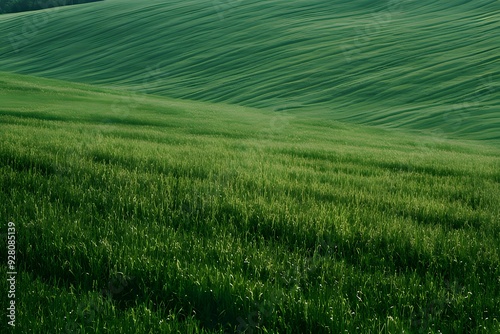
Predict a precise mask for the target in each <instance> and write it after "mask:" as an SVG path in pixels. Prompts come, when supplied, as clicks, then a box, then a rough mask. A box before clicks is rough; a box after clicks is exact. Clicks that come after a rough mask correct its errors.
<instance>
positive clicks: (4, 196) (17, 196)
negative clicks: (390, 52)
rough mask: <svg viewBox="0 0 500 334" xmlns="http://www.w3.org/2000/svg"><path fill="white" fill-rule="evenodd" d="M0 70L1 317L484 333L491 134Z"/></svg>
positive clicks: (496, 271)
mask: <svg viewBox="0 0 500 334" xmlns="http://www.w3.org/2000/svg"><path fill="white" fill-rule="evenodd" d="M3 78H4V82H3V84H2V85H3V86H2V87H1V90H0V95H1V96H2V102H1V104H0V120H1V126H0V142H1V146H0V171H1V172H0V185H1V189H2V192H1V193H0V203H1V204H0V214H1V216H2V217H3V218H2V219H4V221H5V222H7V221H14V222H16V224H17V231H18V244H17V249H18V257H19V259H18V263H19V267H18V272H19V273H20V274H19V276H18V280H19V282H18V286H19V291H18V293H17V297H16V298H17V303H18V305H19V307H18V310H19V311H18V319H17V324H18V328H19V330H20V331H21V332H28V330H31V331H32V332H35V333H47V332H52V333H71V332H78V331H82V330H83V332H88V333H96V332H99V333H105V332H113V333H130V332H136V333H138V332H141V333H158V332H176V331H177V332H193V333H194V332H219V333H220V332H238V331H240V332H243V331H245V330H246V331H247V332H251V331H252V330H253V331H254V332H279V333H287V332H294V333H295V332H301V333H308V332H319V333H340V332H345V331H347V332H363V333H368V332H372V333H378V332H386V333H401V332H403V331H405V332H412V333H427V332H435V333H438V332H439V331H441V332H443V333H457V332H464V333H465V332H467V333H471V332H484V331H486V332H497V331H500V323H499V321H500V313H499V310H500V257H499V256H500V253H499V248H498V244H499V241H500V240H499V239H500V211H499V207H500V206H499V204H500V203H499V199H500V186H499V182H500V172H499V171H500V168H499V167H500V152H499V151H498V149H497V148H496V147H494V146H491V145H490V146H488V145H486V144H479V143H474V142H457V141H446V140H444V139H436V140H432V138H431V139H429V138H424V137H418V136H416V135H414V134H410V135H409V134H403V133H399V132H389V131H382V130H374V129H370V128H365V127H359V126H352V125H347V124H342V123H337V122H331V121H330V122H321V123H320V124H318V121H317V119H313V118H307V117H299V116H292V115H290V114H287V113H281V114H280V113H275V114H268V113H266V112H264V111H260V110H255V109H248V108H242V107H232V106H227V105H210V104H203V103H197V102H182V101H176V100H168V99H163V98H158V97H148V98H146V97H143V98H142V100H141V104H140V105H138V106H136V107H134V108H131V109H130V110H128V112H127V113H126V112H123V110H125V109H123V108H122V109H116V108H112V106H113V105H114V101H116V100H119V99H120V97H121V96H125V95H123V94H124V93H121V92H117V91H106V90H102V89H97V88H92V87H88V86H81V85H75V84H69V83H62V82H57V81H45V80H41V79H35V78H30V77H21V76H16V75H5V76H4V77H3ZM14 86H15V87H17V88H16V90H15V95H12V94H11V92H12V89H13V88H12V87H14ZM9 87H11V88H9ZM33 87H36V88H37V90H38V92H33V89H34V88H33ZM9 89H10V91H9ZM110 120H111V121H110ZM1 268H2V269H1V270H2V273H4V274H5V272H6V269H5V267H4V266H3V265H2V267H1ZM1 286H2V290H3V291H6V289H7V288H6V282H5V280H2V284H1Z"/></svg>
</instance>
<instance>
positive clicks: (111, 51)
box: [0, 0, 500, 140]
mask: <svg viewBox="0 0 500 334" xmlns="http://www.w3.org/2000/svg"><path fill="white" fill-rule="evenodd" d="M499 18H500V2H499V1H497V0H473V1H472V0H468V1H465V0H460V1H458V0H457V1H453V2H450V1H436V0H419V1H416V0H414V1H412V0H387V1H373V0H355V1H352V0H295V1H286V0H266V1H260V0H244V1H243V0H210V1H199V0H189V1H186V0H169V1H164V0H150V1H147V2H145V1H136V0H106V1H101V2H94V3H91V4H85V5H79V6H68V7H63V8H59V7H58V8H54V9H49V10H47V11H37V12H33V13H21V14H14V15H1V16H0V31H2V34H0V69H2V70H4V71H14V72H18V73H25V74H36V75H39V76H45V77H51V78H58V79H63V80H70V81H78V82H84V83H90V84H99V85H104V86H112V87H122V88H126V89H130V90H133V91H141V92H146V93H154V94H160V95H165V96H170V97H178V98H186V99H190V100H203V101H211V102H225V103H231V104H240V105H245V106H253V107H266V108H271V109H274V108H277V109H283V108H286V109H288V110H290V111H294V112H295V113H302V112H306V111H307V112H314V113H316V114H318V115H322V116H323V117H326V118H328V119H336V120H345V121H349V122H356V123H363V124H371V125H379V126H385V127H393V128H394V127H396V128H407V129H417V130H421V129H425V130H428V129H430V130H433V131H442V132H443V133H445V134H447V135H451V136H454V137H458V138H464V137H465V138H474V139H497V140H498V139H500V134H499V131H498V129H499V128H500V117H499V116H498V115H499V113H500V109H499V106H500V94H499V91H500V89H499V79H500V72H499V66H498V61H499V54H500V50H499V47H498V46H499V45H500V37H499V36H500V35H499V34H498V31H499V30H500V23H499V22H500V20H499Z"/></svg>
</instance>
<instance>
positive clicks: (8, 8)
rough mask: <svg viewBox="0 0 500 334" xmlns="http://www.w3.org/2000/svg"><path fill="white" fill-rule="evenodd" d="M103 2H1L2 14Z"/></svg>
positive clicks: (25, 0)
mask: <svg viewBox="0 0 500 334" xmlns="http://www.w3.org/2000/svg"><path fill="white" fill-rule="evenodd" d="M95 1H102V0H0V14H5V13H17V12H25V11H28V10H37V9H46V8H52V7H58V6H66V5H76V4H80V3H86V2H95Z"/></svg>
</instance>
